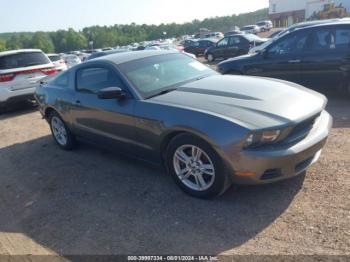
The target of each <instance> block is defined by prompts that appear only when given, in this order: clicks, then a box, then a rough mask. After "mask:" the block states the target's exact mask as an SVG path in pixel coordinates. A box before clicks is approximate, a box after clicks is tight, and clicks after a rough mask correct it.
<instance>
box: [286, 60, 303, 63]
mask: <svg viewBox="0 0 350 262" xmlns="http://www.w3.org/2000/svg"><path fill="white" fill-rule="evenodd" d="M300 62H301V60H300V59H295V60H288V63H291V64H296V63H300Z"/></svg>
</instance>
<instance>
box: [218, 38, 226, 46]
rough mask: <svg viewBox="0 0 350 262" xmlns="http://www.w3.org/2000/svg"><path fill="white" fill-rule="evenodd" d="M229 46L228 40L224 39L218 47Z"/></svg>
mask: <svg viewBox="0 0 350 262" xmlns="http://www.w3.org/2000/svg"><path fill="white" fill-rule="evenodd" d="M227 45H228V38H224V39H222V40H221V41H220V42H219V43H218V47H225V46H227Z"/></svg>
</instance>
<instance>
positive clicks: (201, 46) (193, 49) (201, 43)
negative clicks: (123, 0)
mask: <svg viewBox="0 0 350 262" xmlns="http://www.w3.org/2000/svg"><path fill="white" fill-rule="evenodd" d="M216 43H217V40H216V39H201V40H198V41H196V42H195V43H194V44H193V45H192V46H188V47H186V48H185V52H187V53H191V54H194V55H195V56H199V55H204V53H205V50H207V49H208V48H209V47H211V46H214V45H215V44H216Z"/></svg>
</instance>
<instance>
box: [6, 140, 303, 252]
mask: <svg viewBox="0 0 350 262" xmlns="http://www.w3.org/2000/svg"><path fill="white" fill-rule="evenodd" d="M0 166H1V173H0V199H1V201H0V213H1V216H0V232H5V233H10V232H11V233H20V234H24V235H26V236H27V237H29V238H31V239H32V240H33V241H35V242H36V243H38V244H40V245H42V246H45V247H47V248H49V249H51V250H53V251H54V252H56V253H58V254H60V255H62V256H67V255H81V254H84V255H88V254H93V255H101V254H108V255H110V254H124V255H125V254H150V255H155V254H213V255H215V254H219V253H221V252H224V251H227V250H230V249H232V248H234V247H238V246H240V245H242V244H243V243H245V242H247V241H248V240H250V239H252V238H254V237H255V236H256V235H257V234H258V233H260V232H261V231H262V230H264V229H265V228H266V227H268V226H269V225H270V224H271V223H273V222H274V221H275V220H276V219H277V218H278V217H279V216H280V215H281V214H282V213H283V212H284V211H285V210H286V209H287V208H288V206H289V205H290V204H291V202H292V201H293V199H294V197H295V195H296V194H297V193H298V192H299V190H300V189H301V187H302V185H303V181H304V176H299V177H297V178H294V179H291V180H287V181H284V182H281V183H278V184H272V185H266V186H250V187H235V188H232V189H231V190H229V191H228V192H227V193H225V194H224V195H223V196H221V197H219V198H216V199H213V200H210V201H209V200H199V199H195V198H192V197H190V196H188V195H186V194H184V193H183V192H181V191H180V190H179V189H178V188H177V187H176V185H175V184H174V183H173V181H172V179H171V178H170V177H169V176H168V175H166V174H165V172H164V171H163V170H162V169H160V168H158V167H154V166H152V165H149V164H147V163H144V162H141V161H138V160H134V159H131V158H127V157H124V156H120V155H116V154H115V153H113V152H107V151H105V150H102V149H98V148H94V147H91V146H88V145H80V146H79V148H78V149H77V150H75V151H71V152H64V151H62V150H59V149H58V147H57V146H56V145H55V144H54V143H53V141H52V139H51V137H49V136H46V137H42V138H39V139H36V140H32V141H28V142H25V143H22V144H15V145H11V146H9V147H5V148H1V149H0ZM15 244H16V243H14V245H15Z"/></svg>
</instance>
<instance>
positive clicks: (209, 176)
mask: <svg viewBox="0 0 350 262" xmlns="http://www.w3.org/2000/svg"><path fill="white" fill-rule="evenodd" d="M166 165H167V169H168V171H169V172H170V174H171V176H172V177H173V178H174V180H175V182H176V183H177V185H178V186H179V187H180V188H181V189H182V190H183V191H184V192H186V193H188V194H190V195H192V196H195V197H199V198H212V197H215V196H218V195H220V194H222V193H224V192H225V191H226V190H227V189H228V188H229V187H230V185H231V179H230V172H229V168H227V167H226V164H225V163H224V161H223V160H222V159H221V157H220V156H219V155H218V154H217V153H216V152H215V150H214V149H213V148H212V147H211V146H210V145H209V144H208V143H207V142H205V141H203V140H202V139H200V138H197V137H195V136H192V135H190V134H182V135H178V136H177V137H175V138H174V139H173V140H172V141H171V142H170V144H169V146H168V149H167V154H166Z"/></svg>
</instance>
